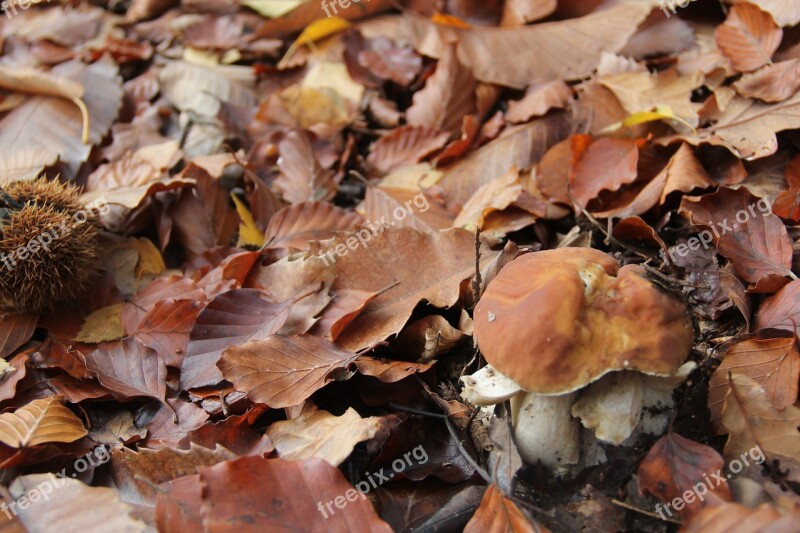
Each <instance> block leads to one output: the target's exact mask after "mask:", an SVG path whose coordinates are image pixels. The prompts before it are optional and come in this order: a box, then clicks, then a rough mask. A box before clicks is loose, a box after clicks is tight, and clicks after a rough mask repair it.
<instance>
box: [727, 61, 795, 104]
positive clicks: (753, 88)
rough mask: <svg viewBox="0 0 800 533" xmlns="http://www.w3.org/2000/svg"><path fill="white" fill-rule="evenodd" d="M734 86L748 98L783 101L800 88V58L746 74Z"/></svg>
mask: <svg viewBox="0 0 800 533" xmlns="http://www.w3.org/2000/svg"><path fill="white" fill-rule="evenodd" d="M733 87H734V88H735V89H736V92H738V93H739V94H741V95H742V96H746V97H748V98H758V99H759V100H763V101H764V102H783V101H784V100H786V99H787V98H790V97H791V96H792V95H794V94H795V93H796V92H797V90H798V89H800V59H790V60H788V61H781V62H780V63H775V64H772V65H767V66H766V67H764V68H762V69H759V70H757V71H755V72H752V73H750V74H745V75H744V76H742V77H741V79H739V81H737V82H736V83H734V84H733Z"/></svg>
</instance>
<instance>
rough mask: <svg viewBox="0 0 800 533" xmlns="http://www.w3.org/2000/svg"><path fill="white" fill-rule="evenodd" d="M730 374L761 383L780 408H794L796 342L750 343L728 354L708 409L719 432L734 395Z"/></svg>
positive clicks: (799, 371) (799, 369)
mask: <svg viewBox="0 0 800 533" xmlns="http://www.w3.org/2000/svg"><path fill="white" fill-rule="evenodd" d="M729 373H733V374H743V375H745V376H748V377H750V378H752V379H753V380H754V381H755V382H757V383H758V384H759V385H760V386H761V387H762V388H763V389H764V392H765V393H766V397H767V399H768V400H769V401H770V402H771V403H772V404H774V405H775V407H777V408H779V409H780V408H784V407H788V406H790V405H794V403H795V402H796V401H797V391H798V379H800V351H798V349H797V346H796V345H795V340H794V339H793V338H784V339H749V340H745V341H742V342H739V343H737V344H734V345H733V346H732V347H731V348H730V349H729V350H728V351H727V352H725V355H724V358H723V359H722V364H720V365H719V366H718V367H717V369H716V370H715V371H714V373H713V374H712V375H711V379H710V380H709V382H708V409H709V410H710V411H711V423H712V424H713V425H714V427H715V429H716V430H717V432H719V433H722V431H720V430H721V429H722V428H721V427H720V420H721V419H722V407H723V402H724V401H725V398H726V397H727V396H728V393H729V392H730V381H729Z"/></svg>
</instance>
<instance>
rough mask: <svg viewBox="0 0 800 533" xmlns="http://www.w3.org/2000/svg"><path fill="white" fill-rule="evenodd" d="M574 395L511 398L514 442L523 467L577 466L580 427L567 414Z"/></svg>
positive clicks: (529, 393)
mask: <svg viewBox="0 0 800 533" xmlns="http://www.w3.org/2000/svg"><path fill="white" fill-rule="evenodd" d="M576 395H577V394H576V393H574V392H572V393H567V394H561V395H558V396H545V395H542V394H536V393H533V392H523V393H520V394H517V395H515V396H514V397H513V398H511V419H512V421H513V423H514V441H515V442H516V443H517V449H518V450H519V454H520V456H522V459H523V460H524V461H525V462H526V463H529V464H536V462H537V461H541V462H542V464H543V465H545V466H546V467H548V468H552V469H556V470H565V469H566V468H567V467H568V466H569V465H573V464H576V463H577V462H578V459H579V458H580V443H579V440H578V437H579V433H578V432H579V430H580V426H579V424H578V420H577V419H575V418H573V417H572V414H571V412H570V408H571V407H572V403H573V402H574V401H575V397H576Z"/></svg>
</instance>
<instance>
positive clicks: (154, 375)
mask: <svg viewBox="0 0 800 533" xmlns="http://www.w3.org/2000/svg"><path fill="white" fill-rule="evenodd" d="M84 357H85V359H86V368H88V369H89V370H90V371H91V372H92V373H93V374H95V375H96V376H97V380H98V381H99V382H100V384H101V385H103V386H104V387H105V388H107V389H109V390H111V391H114V392H116V393H118V394H120V395H121V396H123V397H125V398H131V397H141V396H145V397H149V398H154V399H156V400H160V401H164V396H165V394H166V391H167V367H166V365H165V364H164V361H163V360H162V359H161V357H160V356H159V355H158V354H157V353H156V352H155V351H154V350H151V349H150V348H148V347H146V346H145V345H144V344H142V343H140V342H139V341H137V340H136V339H134V338H133V337H128V338H127V339H125V340H122V341H119V342H113V343H104V344H101V345H99V347H98V348H97V349H95V350H92V351H90V352H89V353H86V354H84Z"/></svg>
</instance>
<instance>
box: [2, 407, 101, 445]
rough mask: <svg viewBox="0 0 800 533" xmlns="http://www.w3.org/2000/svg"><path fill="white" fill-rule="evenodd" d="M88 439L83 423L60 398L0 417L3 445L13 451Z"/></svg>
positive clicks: (22, 408)
mask: <svg viewBox="0 0 800 533" xmlns="http://www.w3.org/2000/svg"><path fill="white" fill-rule="evenodd" d="M86 435H87V431H86V428H84V427H83V422H81V420H80V419H79V418H78V417H77V416H75V414H74V413H73V412H72V411H70V410H69V409H68V408H67V407H65V406H64V399H63V398H61V397H60V396H50V397H49V398H42V399H40V400H33V401H32V402H30V403H29V404H27V405H24V406H22V407H20V408H19V409H17V410H16V411H14V412H13V413H3V414H0V442H2V443H3V444H5V445H6V446H11V447H12V448H30V447H32V446H36V445H38V444H45V443H48V442H74V441H76V440H78V439H80V438H82V437H84V436H86Z"/></svg>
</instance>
